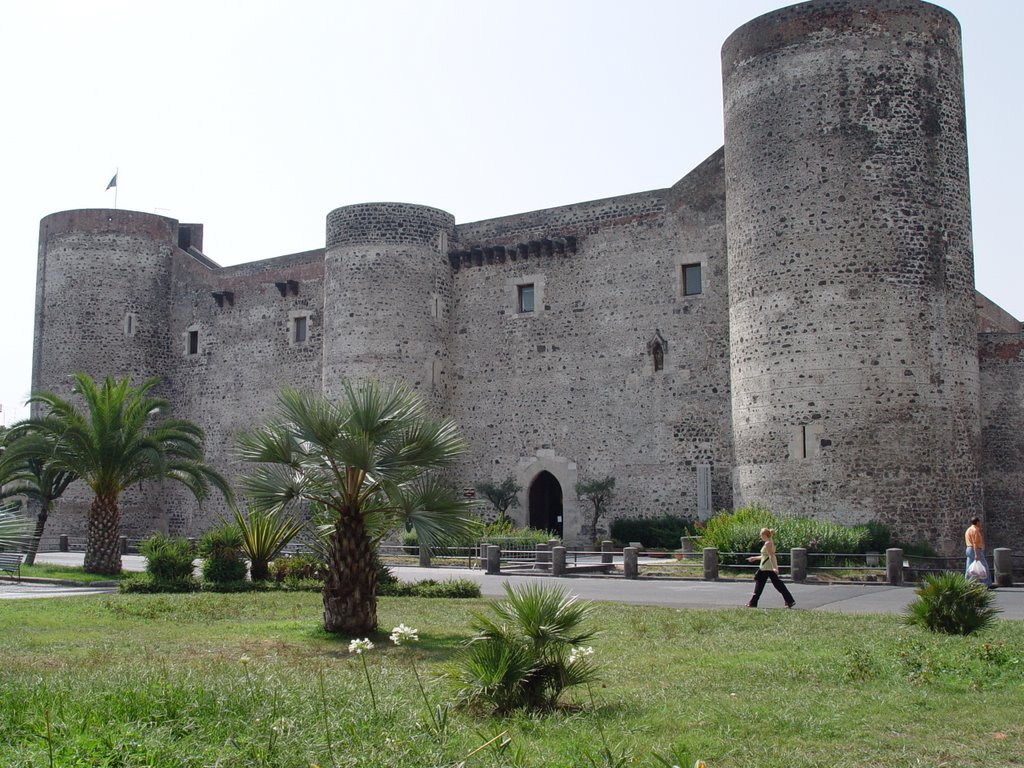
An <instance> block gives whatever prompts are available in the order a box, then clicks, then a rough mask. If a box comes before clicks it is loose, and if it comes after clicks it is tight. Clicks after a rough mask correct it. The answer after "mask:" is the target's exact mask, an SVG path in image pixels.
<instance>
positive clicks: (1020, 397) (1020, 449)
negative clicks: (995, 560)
mask: <svg viewBox="0 0 1024 768" xmlns="http://www.w3.org/2000/svg"><path fill="white" fill-rule="evenodd" d="M978 339H979V344H978V359H979V362H980V365H981V391H982V398H981V447H982V453H981V455H982V464H981V473H982V474H981V477H982V482H983V483H984V488H985V544H986V546H990V547H991V546H994V547H1010V548H1012V549H1014V550H1015V551H1020V549H1021V547H1024V514H1022V512H1021V509H1022V507H1024V333H1020V332H1018V333H986V334H982V335H981V336H979V337H978Z"/></svg>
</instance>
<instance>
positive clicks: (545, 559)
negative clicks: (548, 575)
mask: <svg viewBox="0 0 1024 768" xmlns="http://www.w3.org/2000/svg"><path fill="white" fill-rule="evenodd" d="M536 564H537V567H538V568H544V569H545V570H547V567H548V566H549V565H551V545H550V544H538V545H537V560H536Z"/></svg>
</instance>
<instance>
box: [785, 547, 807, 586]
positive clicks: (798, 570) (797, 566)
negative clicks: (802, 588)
mask: <svg viewBox="0 0 1024 768" xmlns="http://www.w3.org/2000/svg"><path fill="white" fill-rule="evenodd" d="M789 577H790V578H791V579H792V580H793V583H794V584H803V583H804V582H805V581H807V550H806V549H805V548H804V547H794V548H793V549H791V550H789Z"/></svg>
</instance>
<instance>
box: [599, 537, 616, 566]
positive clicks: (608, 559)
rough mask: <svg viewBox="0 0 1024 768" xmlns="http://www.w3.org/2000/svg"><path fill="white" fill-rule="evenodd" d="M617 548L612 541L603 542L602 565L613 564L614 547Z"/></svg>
mask: <svg viewBox="0 0 1024 768" xmlns="http://www.w3.org/2000/svg"><path fill="white" fill-rule="evenodd" d="M613 546H615V545H614V544H613V543H612V542H610V541H602V542H601V564H602V565H611V563H612V547H613Z"/></svg>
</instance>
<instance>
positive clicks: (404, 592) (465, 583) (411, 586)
mask: <svg viewBox="0 0 1024 768" xmlns="http://www.w3.org/2000/svg"><path fill="white" fill-rule="evenodd" d="M377 594H378V595H387V596H389V597H451V598H473V597H480V585H479V584H477V583H476V582H475V581H470V580H469V579H449V580H447V581H435V580H434V579H424V580H423V581H417V582H413V583H406V582H399V581H394V582H389V583H388V584H386V585H383V586H381V587H379V588H378V589H377Z"/></svg>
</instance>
